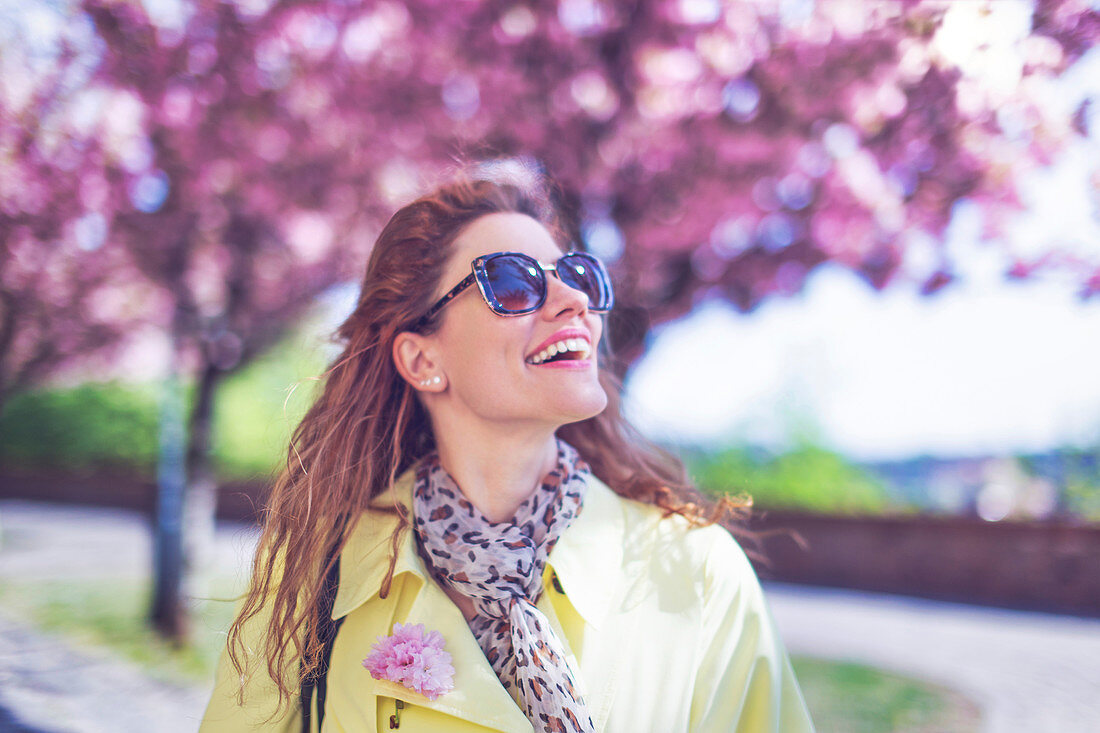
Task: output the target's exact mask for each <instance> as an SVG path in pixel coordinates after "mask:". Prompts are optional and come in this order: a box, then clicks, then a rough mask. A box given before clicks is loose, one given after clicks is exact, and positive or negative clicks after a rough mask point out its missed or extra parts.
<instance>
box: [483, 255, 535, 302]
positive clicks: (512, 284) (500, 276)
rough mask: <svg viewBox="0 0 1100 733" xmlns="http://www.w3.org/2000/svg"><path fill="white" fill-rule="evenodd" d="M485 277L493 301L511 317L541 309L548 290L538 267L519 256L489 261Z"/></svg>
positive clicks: (486, 265)
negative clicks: (511, 314)
mask: <svg viewBox="0 0 1100 733" xmlns="http://www.w3.org/2000/svg"><path fill="white" fill-rule="evenodd" d="M485 275H486V276H487V280H488V281H489V287H490V289H491V290H492V296H493V298H495V299H496V301H497V303H498V304H500V307H502V308H503V309H504V310H505V311H506V312H508V313H520V312H523V311H529V310H532V309H534V308H535V307H537V306H538V304H539V301H540V300H541V299H542V294H543V289H544V288H545V287H546V282H545V281H544V280H543V277H542V271H541V270H540V269H539V266H538V264H537V263H536V262H535V261H534V260H529V259H526V258H524V257H517V256H515V255H505V256H502V257H493V258H492V259H490V260H488V261H486V262H485Z"/></svg>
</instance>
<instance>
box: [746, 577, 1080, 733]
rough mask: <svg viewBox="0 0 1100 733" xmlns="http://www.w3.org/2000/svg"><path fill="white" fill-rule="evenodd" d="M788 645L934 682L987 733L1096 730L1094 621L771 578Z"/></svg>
mask: <svg viewBox="0 0 1100 733" xmlns="http://www.w3.org/2000/svg"><path fill="white" fill-rule="evenodd" d="M766 591H767V594H768V598H769V602H770V603H771V607H772V613H773V615H774V616H775V620H776V624H777V625H778V626H779V628H780V631H781V633H782V635H783V639H784V642H785V643H786V644H787V646H788V648H789V649H790V650H791V651H794V652H797V653H801V654H806V655H808V656H815V657H822V658H825V659H837V660H848V661H855V662H863V663H867V664H870V665H872V666H875V667H881V668H884V669H892V670H895V671H898V672H901V673H904V674H908V675H911V676H916V677H922V678H925V679H928V680H931V681H935V682H940V683H942V684H944V685H947V686H948V687H953V688H955V689H956V690H959V691H960V692H962V693H964V694H965V695H967V696H968V697H970V698H971V699H972V700H974V701H975V702H976V703H978V704H979V705H980V706H981V708H982V710H983V721H984V727H983V731H986V732H987V733H1048V732H1049V733H1097V732H1100V620H1098V619H1081V618H1075V617H1069V616H1055V615H1048V614H1041V613H1026V612H1021V611H1007V610H1001V609H990V608H982V607H978V606H966V605H962V604H954V603H940V602H934V601H924V600H917V599H909V598H904V597H901V596H887V595H881V594H872V593H859V592H853V591H840V590H830V589H819V588H808V587H804V586H791V585H780V584H768V585H767V586H766Z"/></svg>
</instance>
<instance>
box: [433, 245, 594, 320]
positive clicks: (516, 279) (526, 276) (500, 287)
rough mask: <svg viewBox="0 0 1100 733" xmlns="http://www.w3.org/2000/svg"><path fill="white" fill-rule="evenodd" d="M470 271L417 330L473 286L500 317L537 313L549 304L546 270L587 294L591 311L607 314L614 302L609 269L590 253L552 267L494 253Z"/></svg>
mask: <svg viewBox="0 0 1100 733" xmlns="http://www.w3.org/2000/svg"><path fill="white" fill-rule="evenodd" d="M470 270H471V272H470V274H469V275H467V276H466V277H465V278H464V279H463V280H462V282H460V283H459V284H458V285H455V286H454V287H453V288H451V290H450V291H449V292H448V293H447V294H446V295H444V296H443V297H442V298H440V299H439V300H438V301H436V304H435V305H433V306H432V307H431V308H430V309H429V310H428V312H427V313H425V314H424V317H423V318H421V319H420V320H419V321H418V322H417V326H418V327H419V326H422V325H424V324H425V323H427V322H428V321H430V320H431V318H432V316H434V315H435V314H436V313H438V312H439V311H440V309H441V308H443V306H445V305H447V303H450V302H451V301H452V300H454V298H455V297H456V296H457V295H458V294H459V293H461V292H462V291H463V290H465V289H466V288H468V287H470V285H472V284H474V283H477V288H478V290H480V291H481V297H482V299H483V300H484V301H485V304H486V305H487V306H489V309H490V310H492V311H493V313H496V314H497V315H500V316H522V315H523V314H525V313H532V312H534V311H537V310H538V309H539V308H541V307H542V304H543V303H545V302H546V271H547V270H553V271H554V274H555V275H557V276H558V279H559V280H561V281H562V282H563V283H565V284H566V285H568V286H569V287H571V288H573V289H574V290H579V291H581V292H582V293H584V294H585V295H587V296H588V310H591V311H595V312H597V313H606V312H607V311H609V310H611V306H612V305H613V304H614V302H615V296H614V294H613V293H612V291H611V278H610V277H608V274H607V268H606V267H604V264H603V263H602V262H600V261H599V260H598V259H596V258H595V257H593V256H592V255H590V254H588V253H587V252H569V253H567V254H564V255H562V256H561V257H560V258H559V259H558V261H557V262H555V263H554V264H553V265H544V264H542V263H541V262H539V261H538V260H536V259H535V258H534V257H531V256H529V255H525V254H523V253H521V252H494V253H493V254H488V255H482V256H481V257H475V258H474V260H473V262H472V263H470Z"/></svg>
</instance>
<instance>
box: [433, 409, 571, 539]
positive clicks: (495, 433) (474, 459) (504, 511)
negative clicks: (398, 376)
mask: <svg viewBox="0 0 1100 733" xmlns="http://www.w3.org/2000/svg"><path fill="white" fill-rule="evenodd" d="M435 436H436V447H437V448H438V450H439V462H440V464H441V465H442V466H443V468H444V470H446V471H447V473H449V474H450V475H451V478H453V479H454V480H455V483H457V484H458V487H459V488H460V489H461V490H462V493H463V495H465V497H466V498H467V499H469V500H470V502H471V503H472V504H473V505H474V506H475V507H477V508H478V510H479V511H480V512H481V513H482V514H484V515H485V518H486V519H488V520H489V521H490V522H494V523H496V522H503V521H507V520H509V519H511V518H512V517H514V516H515V514H516V510H517V509H518V508H519V505H520V504H522V503H523V501H524V500H525V499H526V498H527V497H529V496H530V495H531V494H532V493H533V492H534V490H535V489H536V488H537V487H538V485H539V482H541V481H542V479H543V477H545V476H546V474H548V473H550V471H552V470H554V466H556V465H557V459H558V449H557V443H556V441H555V438H554V432H553V430H549V431H548V430H547V429H546V428H541V429H532V430H529V431H520V430H515V429H514V426H509V427H506V428H501V427H500V426H486V425H484V424H481V425H478V426H476V427H473V428H471V427H470V426H464V428H463V430H461V431H456V430H446V429H440V426H438V425H437V426H435Z"/></svg>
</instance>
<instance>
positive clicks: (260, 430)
mask: <svg viewBox="0 0 1100 733" xmlns="http://www.w3.org/2000/svg"><path fill="white" fill-rule="evenodd" d="M323 370H324V363H323V354H322V353H321V352H320V350H319V349H318V348H316V345H315V344H311V343H308V342H306V341H305V339H304V337H302V336H300V335H297V334H295V335H293V336H291V337H290V338H288V339H287V340H285V341H284V342H282V343H281V344H279V345H278V346H277V347H275V348H274V349H272V350H271V351H270V352H269V353H268V354H266V355H264V356H263V357H261V358H259V359H257V360H256V361H254V362H253V363H252V364H250V365H249V366H248V367H246V368H244V369H242V370H241V371H240V372H238V373H236V374H233V375H231V376H229V377H228V378H227V379H226V380H225V381H224V382H223V383H222V384H220V385H219V386H218V389H217V393H216V394H215V400H214V417H213V420H214V423H213V428H212V440H213V460H214V466H215V471H216V473H217V475H218V476H219V478H222V479H254V478H262V477H266V476H268V475H269V474H270V473H271V472H272V471H273V470H275V469H277V468H278V467H280V466H282V465H283V464H284V462H285V459H286V458H285V457H286V450H287V444H288V441H289V439H290V434H291V432H292V430H293V429H294V427H295V426H296V425H297V424H298V422H299V421H300V420H301V418H302V415H304V414H305V410H306V409H307V407H308V404H309V401H310V400H311V399H313V397H314V394H315V389H314V388H315V387H316V385H317V384H318V382H317V381H314V380H311V379H310V377H311V376H314V375H318V374H320V373H321V372H322V371H323ZM295 385H297V386H295ZM161 389H162V386H161V384H159V383H149V384H127V383H122V382H100V383H95V382H89V383H86V384H82V385H79V386H77V387H71V388H53V389H41V390H34V391H29V392H23V393H20V394H17V395H14V396H13V397H11V398H10V399H9V400H8V401H7V405H6V406H5V409H4V413H3V414H2V415H0V462H2V463H3V464H4V465H8V466H13V465H14V466H27V467H36V468H37V467H49V468H59V469H63V470H71V471H88V470H97V469H112V470H120V471H125V472H129V473H134V474H136V475H139V476H142V477H150V478H151V477H153V476H154V475H155V474H156V465H157V453H158V435H159V395H160V390H161ZM194 391H195V390H194V385H193V384H192V385H187V386H186V387H185V390H184V392H185V394H184V400H185V408H184V409H185V415H187V416H189V415H190V405H191V404H192V402H193V396H194ZM288 393H290V396H289V398H288Z"/></svg>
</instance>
